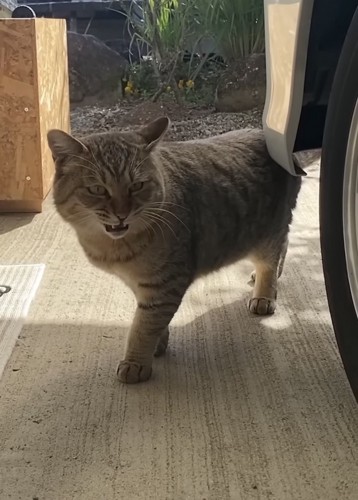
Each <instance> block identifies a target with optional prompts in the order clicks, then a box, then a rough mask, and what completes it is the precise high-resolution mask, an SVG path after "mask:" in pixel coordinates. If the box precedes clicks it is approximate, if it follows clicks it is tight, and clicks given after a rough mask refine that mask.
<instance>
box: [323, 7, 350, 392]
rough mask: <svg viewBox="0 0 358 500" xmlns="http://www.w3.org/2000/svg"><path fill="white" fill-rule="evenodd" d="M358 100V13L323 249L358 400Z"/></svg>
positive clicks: (343, 73) (340, 106) (340, 95)
mask: <svg viewBox="0 0 358 500" xmlns="http://www.w3.org/2000/svg"><path fill="white" fill-rule="evenodd" d="M357 99H358V9H357V10H356V12H355V15H354V16H353V19H352V22H351V25H350V28H349V31H348V33H347V36H346V39H345V42H344V45H343V49H342V52H341V56H340V59H339V62H338V66H337V70H336V74H335V77H334V81H333V85H332V90H331V95H330V100H329V104H328V110H327V117H326V123H325V131H324V137H323V145H322V160H321V177H320V232H321V251H322V262H323V271H324V278H325V285H326V291H327V298H328V304H329V309H330V313H331V317H332V323H333V328H334V332H335V335H336V339H337V344H338V348H339V351H340V354H341V358H342V361H343V365H344V368H345V371H346V374H347V377H348V379H349V382H350V385H351V388H352V390H353V393H354V395H355V398H356V400H357V401H358V241H357V240H358V227H357V225H358V105H357ZM354 183H355V186H354ZM354 204H356V205H355V206H354Z"/></svg>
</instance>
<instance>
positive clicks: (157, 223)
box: [142, 212, 166, 242]
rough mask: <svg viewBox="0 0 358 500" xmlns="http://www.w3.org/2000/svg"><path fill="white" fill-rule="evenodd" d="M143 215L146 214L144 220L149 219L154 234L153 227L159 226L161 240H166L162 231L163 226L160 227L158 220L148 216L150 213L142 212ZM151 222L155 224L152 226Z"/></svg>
mask: <svg viewBox="0 0 358 500" xmlns="http://www.w3.org/2000/svg"><path fill="white" fill-rule="evenodd" d="M142 213H143V214H144V215H145V216H146V220H149V221H150V223H151V226H152V228H153V231H154V234H155V228H156V227H159V229H160V232H161V233H162V237H163V241H164V242H166V239H165V235H164V231H163V228H162V227H161V225H160V224H159V222H158V221H157V220H155V219H153V218H151V217H150V215H148V214H145V213H144V212H142ZM153 224H155V226H153Z"/></svg>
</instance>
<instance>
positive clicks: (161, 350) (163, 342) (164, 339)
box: [154, 327, 169, 358]
mask: <svg viewBox="0 0 358 500" xmlns="http://www.w3.org/2000/svg"><path fill="white" fill-rule="evenodd" d="M168 341H169V328H168V327H167V328H166V329H165V330H164V332H163V333H162V334H161V336H160V337H159V339H158V343H157V347H156V348H155V352H154V356H155V357H156V358H159V356H163V354H165V352H166V350H167V347H168Z"/></svg>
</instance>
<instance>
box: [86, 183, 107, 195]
mask: <svg viewBox="0 0 358 500" xmlns="http://www.w3.org/2000/svg"><path fill="white" fill-rule="evenodd" d="M87 190H88V192H89V193H91V194H94V195H96V196H104V195H105V194H106V193H107V190H106V188H105V187H104V186H100V185H99V184H96V185H94V186H88V188H87Z"/></svg>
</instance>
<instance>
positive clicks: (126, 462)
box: [0, 165, 358, 500]
mask: <svg viewBox="0 0 358 500" xmlns="http://www.w3.org/2000/svg"><path fill="white" fill-rule="evenodd" d="M307 171H308V173H309V175H308V177H307V178H306V179H305V180H304V185H303V189H302V192H301V194H300V198H299V206H298V208H297V211H296V214H295V222H294V226H293V229H292V233H291V244H290V248H289V254H288V258H287V261H286V268H285V272H284V274H283V276H282V279H281V283H280V288H279V299H278V309H277V312H276V314H275V315H274V316H272V317H269V318H257V317H252V316H249V314H248V313H247V311H246V307H245V302H246V299H247V297H248V294H249V292H250V287H249V286H248V285H247V281H248V277H249V273H250V271H251V266H250V264H248V263H245V262H244V263H240V264H238V265H235V266H233V267H230V268H228V269H226V270H224V271H222V272H220V273H217V274H214V275H212V276H210V277H208V278H206V279H204V280H202V281H200V282H197V283H196V284H195V286H193V288H192V289H191V290H190V293H188V295H187V297H186V299H185V301H184V304H183V306H182V308H181V310H180V311H179V313H178V315H177V316H176V318H175V321H174V323H173V327H172V336H171V341H170V348H169V350H168V353H167V355H166V357H165V358H164V359H160V360H157V361H156V362H155V368H154V376H153V379H152V380H151V381H149V382H148V383H145V384H141V385H137V386H130V387H126V386H123V385H120V384H119V383H118V382H117V380H116V377H115V369H116V365H117V362H118V361H119V359H120V358H121V356H122V353H123V350H124V342H125V334H126V330H127V328H128V325H129V324H130V321H131V316H132V314H133V311H134V300H133V298H132V295H131V293H130V292H129V290H127V289H126V288H125V287H124V286H123V285H122V284H121V283H120V282H118V281H116V280H115V279H114V278H111V277H108V276H106V275H104V274H102V273H101V272H100V271H97V270H95V269H93V268H92V267H90V265H89V264H88V263H87V262H86V260H85V258H84V257H83V255H82V252H81V251H80V249H79V247H78V244H77V242H76V240H75V237H74V234H73V232H72V231H71V229H70V228H68V227H67V226H65V225H64V224H63V223H62V222H61V221H60V220H59V218H58V216H57V215H56V214H55V212H54V209H53V207H52V205H51V200H49V201H48V202H47V204H46V208H45V211H44V213H43V214H40V215H36V216H35V217H34V218H33V219H32V217H30V216H27V217H24V216H2V217H1V218H0V233H1V235H0V249H1V256H2V263H9V264H10V263H26V262H27V263H45V264H46V270H45V275H44V278H43V280H42V282H41V285H40V289H39V291H38V293H37V296H36V298H35V301H34V302H33V304H32V308H31V310H30V314H29V316H28V318H27V324H26V326H25V327H24V328H23V330H22V333H21V338H20V339H19V341H18V343H17V346H16V348H15V350H14V351H13V354H12V357H11V359H10V361H9V363H8V365H7V368H6V370H5V373H4V375H3V377H2V379H1V381H0V449H1V453H0V499H1V500H7V499H14V500H31V499H32V500H34V499H38V500H65V499H66V500H67V499H68V500H72V499H76V500H77V499H78V500H79V499H81V500H82V499H83V500H91V499H105V500H114V499H120V500H122V499H123V500H127V499H128V500H129V499H133V500H134V499H140V500H141V499H143V500H149V499H153V500H154V499H155V500H186V499H190V500H192V499H193V500H204V499H205V500H209V499H210V500H229V499H233V500H239V499H240V500H241V499H242V500H251V499H252V500H264V499H270V500H291V499H292V500H355V499H357V498H358V411H357V406H356V403H355V401H354V400H353V397H352V394H351V391H350V389H349V386H348V383H347V380H346V377H345V374H344V371H343V369H342V364H341V361H340V358H339V356H338V352H337V348H336V343H335V339H334V335H333V332H332V327H331V322H330V317H329V313H328V309H327V303H326V298H325V291H324V285H323V276H322V269H321V260H320V248H319V239H318V238H319V235H318V166H317V165H313V166H312V167H310V168H308V169H307Z"/></svg>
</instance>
